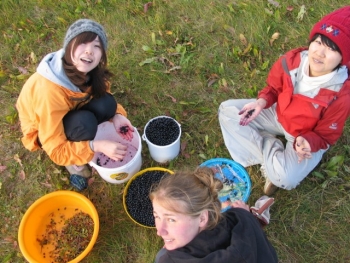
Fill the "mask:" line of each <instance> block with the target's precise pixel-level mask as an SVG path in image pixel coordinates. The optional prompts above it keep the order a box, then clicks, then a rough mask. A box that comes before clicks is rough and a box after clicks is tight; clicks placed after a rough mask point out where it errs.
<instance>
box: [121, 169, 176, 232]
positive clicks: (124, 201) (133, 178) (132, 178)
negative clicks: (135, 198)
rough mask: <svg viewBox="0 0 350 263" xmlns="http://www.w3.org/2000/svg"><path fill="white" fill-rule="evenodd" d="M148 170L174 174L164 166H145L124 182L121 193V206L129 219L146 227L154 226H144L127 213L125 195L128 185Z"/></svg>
mask: <svg viewBox="0 0 350 263" xmlns="http://www.w3.org/2000/svg"><path fill="white" fill-rule="evenodd" d="M150 171H163V172H167V173H170V174H174V172H173V171H171V170H168V169H165V168H162V167H151V168H147V169H143V170H141V171H139V172H138V173H136V174H134V175H133V177H131V179H130V180H129V181H128V183H127V184H126V186H125V189H124V193H123V206H124V210H125V212H126V214H127V215H128V216H129V217H130V219H131V220H132V221H133V222H134V223H135V224H137V225H139V226H143V227H146V228H155V227H154V226H146V225H143V224H141V223H139V222H137V221H136V220H135V219H134V218H133V217H132V216H131V215H130V214H129V211H128V207H127V205H126V195H127V193H128V189H129V187H130V184H131V183H132V182H133V181H134V180H135V179H136V178H137V177H139V176H142V175H143V174H144V173H146V172H150Z"/></svg>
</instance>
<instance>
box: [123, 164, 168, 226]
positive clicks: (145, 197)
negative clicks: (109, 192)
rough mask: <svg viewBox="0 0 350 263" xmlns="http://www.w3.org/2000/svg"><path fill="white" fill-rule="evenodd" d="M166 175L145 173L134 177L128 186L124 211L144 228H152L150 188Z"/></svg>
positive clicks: (162, 172)
mask: <svg viewBox="0 0 350 263" xmlns="http://www.w3.org/2000/svg"><path fill="white" fill-rule="evenodd" d="M165 174H168V173H167V172H165V171H160V170H155V171H146V172H145V173H143V174H141V175H140V176H138V177H136V178H135V179H134V180H133V181H132V182H131V183H130V184H129V187H128V189H127V192H126V195H125V204H126V209H127V211H128V213H129V215H130V216H131V217H132V218H133V219H134V220H135V221H136V222H138V223H140V224H141V225H144V226H149V227H154V226H155V223H154V217H153V207H152V202H151V200H150V199H149V193H150V189H151V186H152V185H153V184H156V183H158V182H159V181H160V179H161V178H162V177H163V176H164V175H165Z"/></svg>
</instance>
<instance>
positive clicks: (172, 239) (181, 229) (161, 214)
mask: <svg viewBox="0 0 350 263" xmlns="http://www.w3.org/2000/svg"><path fill="white" fill-rule="evenodd" d="M152 204H153V215H154V219H155V225H156V228H157V235H158V236H160V237H161V238H163V240H164V247H165V248H166V249H167V250H174V249H177V248H180V247H183V246H185V245H187V244H188V243H189V242H190V241H191V240H192V239H193V238H194V237H195V236H196V235H197V234H198V233H199V232H200V231H202V230H203V229H204V227H205V225H206V224H207V218H206V216H207V211H205V212H203V213H202V214H201V215H199V216H197V217H195V218H194V217H191V216H188V215H185V214H181V213H177V212H173V211H170V210H168V209H166V208H165V207H163V206H162V205H161V204H160V203H159V202H158V200H157V198H155V199H154V200H153V201H152Z"/></svg>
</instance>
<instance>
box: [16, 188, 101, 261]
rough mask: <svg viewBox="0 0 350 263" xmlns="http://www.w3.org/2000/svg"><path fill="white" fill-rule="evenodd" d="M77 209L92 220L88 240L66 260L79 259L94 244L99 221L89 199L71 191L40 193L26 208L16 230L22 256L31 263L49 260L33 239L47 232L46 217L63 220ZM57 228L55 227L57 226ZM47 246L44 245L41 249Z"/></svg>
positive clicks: (35, 239) (47, 222) (48, 220)
mask: <svg viewBox="0 0 350 263" xmlns="http://www.w3.org/2000/svg"><path fill="white" fill-rule="evenodd" d="M77 212H84V213H86V214H88V215H90V216H91V218H92V220H93V221H94V231H93V235H92V238H91V240H90V243H89V244H88V246H87V247H86V249H85V250H84V251H83V252H82V253H81V254H80V255H79V256H77V257H76V258H75V259H73V260H71V261H69V263H78V262H80V261H81V260H82V259H83V258H84V257H85V256H86V255H87V254H88V253H89V252H90V251H91V249H92V247H93V246H94V244H95V242H96V239H97V236H98V231H99V226H100V224H99V218H98V214H97V211H96V208H95V206H94V205H93V204H92V203H91V201H90V200H89V199H88V198H86V197H85V196H83V195H82V194H79V193H76V192H73V191H56V192H52V193H50V194H47V195H44V196H43V197H41V198H39V199H38V200H36V201H35V202H34V203H33V204H32V205H31V206H30V207H29V209H28V210H27V211H26V213H25V214H24V216H23V218H22V220H21V223H20V226H19V231H18V241H19V247H20V249H21V252H22V254H23V256H24V257H25V259H26V260H27V261H29V262H31V263H34V262H37V263H46V262H48V263H51V262H53V259H52V258H51V257H50V256H49V253H43V249H44V248H43V247H42V246H41V245H40V243H39V242H38V240H37V239H38V238H41V237H42V235H44V234H45V233H46V232H47V225H48V224H49V223H50V220H52V219H54V220H55V219H57V222H58V219H60V218H62V217H63V216H64V218H65V219H68V218H70V217H72V216H73V215H74V214H76V213H77ZM55 221H56V220H55ZM61 221H62V220H61ZM62 226H63V224H62ZM62 226H61V227H62ZM59 228H60V227H59V226H58V227H57V229H59ZM72 245H74V244H72ZM49 246H50V245H47V246H45V248H46V247H49ZM52 247H53V246H52ZM48 249H50V248H48ZM51 249H52V248H51Z"/></svg>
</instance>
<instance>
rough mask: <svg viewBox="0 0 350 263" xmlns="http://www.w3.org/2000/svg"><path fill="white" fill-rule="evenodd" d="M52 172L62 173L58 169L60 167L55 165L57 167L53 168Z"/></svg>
mask: <svg viewBox="0 0 350 263" xmlns="http://www.w3.org/2000/svg"><path fill="white" fill-rule="evenodd" d="M52 173H54V174H60V173H61V171H60V170H58V169H57V168H56V167H55V168H54V169H53V171H52Z"/></svg>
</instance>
